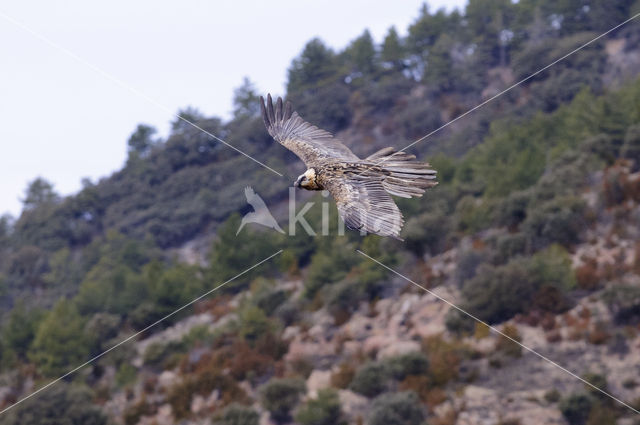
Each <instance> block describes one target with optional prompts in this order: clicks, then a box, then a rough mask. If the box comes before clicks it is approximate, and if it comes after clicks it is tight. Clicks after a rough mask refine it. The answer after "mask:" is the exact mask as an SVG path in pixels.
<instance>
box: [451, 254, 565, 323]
mask: <svg viewBox="0 0 640 425" xmlns="http://www.w3.org/2000/svg"><path fill="white" fill-rule="evenodd" d="M574 284H575V278H574V276H573V271H572V269H571V261H570V258H569V256H568V254H567V253H566V251H564V250H563V249H562V248H560V247H558V246H553V247H551V248H550V249H548V250H546V251H542V252H540V253H538V254H536V255H534V256H533V257H531V258H523V257H520V258H515V259H513V260H511V261H510V262H509V263H507V264H506V265H504V266H497V267H495V266H489V265H485V264H483V265H482V266H481V267H480V268H479V269H478V272H477V274H476V276H475V277H474V278H473V279H471V280H469V281H468V282H467V283H466V284H465V285H464V286H463V288H462V295H463V299H464V303H463V304H462V308H463V309H464V310H466V311H469V312H470V313H471V314H473V315H475V316H476V317H478V318H479V319H481V320H484V321H487V322H489V323H499V322H502V321H504V320H507V319H509V318H511V317H513V316H514V315H515V314H517V313H523V312H526V311H529V310H530V309H532V308H537V309H540V310H543V311H554V312H558V311H561V310H563V309H565V308H567V307H568V302H567V300H566V298H565V295H564V294H565V293H566V292H567V291H568V290H569V289H571V288H572V287H573V286H574ZM450 314H451V316H450V317H449V318H448V320H447V326H448V327H449V329H450V330H452V331H461V330H468V329H469V327H468V325H463V324H462V323H461V322H460V321H461V320H462V321H468V320H467V319H466V317H465V318H463V317H462V316H460V314H461V313H458V312H454V311H453V310H452V313H450Z"/></svg>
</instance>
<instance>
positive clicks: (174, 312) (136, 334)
mask: <svg viewBox="0 0 640 425" xmlns="http://www.w3.org/2000/svg"><path fill="white" fill-rule="evenodd" d="M281 252H282V250H279V251H278V252H276V253H274V254H271V255H270V256H268V257H267V258H265V259H263V260H261V261H259V262H258V263H256V264H254V265H253V266H251V267H249V268H248V269H246V270H244V271H242V272H240V273H238V274H237V275H235V276H234V277H232V278H231V279H229V280H227V281H225V282H223V283H221V284H220V285H218V286H216V287H215V288H213V289H211V290H209V291H207V292H205V293H204V294H202V295H200V296H199V297H198V298H196V299H194V300H192V301H190V302H188V303H187V304H185V305H183V306H182V307H180V308H178V309H177V310H174V311H173V312H171V313H169V314H167V315H166V316H164V317H163V318H161V319H158V320H156V321H155V322H153V323H152V324H150V325H149V326H147V327H146V328H144V329H142V330H141V331H138V332H136V333H134V334H133V335H131V336H129V337H127V338H125V339H123V340H122V341H120V342H119V343H117V344H116V345H114V346H113V347H111V348H109V349H107V350H105V351H103V352H102V353H100V354H98V355H97V356H95V357H92V358H91V359H89V360H87V361H86V362H84V363H82V364H81V365H80V366H77V367H75V368H74V369H71V370H70V371H69V372H67V373H65V374H64V375H62V376H61V377H59V378H57V379H54V380H53V381H51V382H49V383H48V384H47V385H45V386H44V387H41V388H38V389H37V390H36V391H34V392H32V393H31V394H29V395H28V396H26V397H23V398H21V399H20V400H18V401H16V402H15V403H14V404H12V405H11V406H8V407H6V408H4V409H3V410H0V415H2V414H3V413H5V412H7V411H8V410H9V409H12V408H14V407H16V406H17V405H19V404H20V403H22V402H23V401H25V400H28V399H30V398H31V397H33V396H35V395H36V394H38V393H40V392H41V391H44V390H46V389H47V388H49V387H50V386H52V385H54V384H56V383H58V382H60V381H61V380H63V379H64V378H66V377H67V376H69V375H72V374H73V373H75V372H77V371H78V370H80V369H82V368H83V367H85V366H87V365H88V364H90V363H93V362H94V361H96V360H98V359H99V358H100V357H102V356H104V355H105V354H107V353H109V352H110V351H113V350H115V349H116V348H118V347H120V346H121V345H122V344H125V343H127V342H129V341H131V340H132V339H133V338H135V337H137V336H138V335H140V334H142V333H143V332H146V331H147V330H149V329H151V328H152V327H154V326H156V325H157V324H158V323H160V322H163V321H164V320H166V319H168V318H169V317H171V316H173V315H175V314H176V313H179V312H180V311H182V310H184V309H185V308H187V307H189V306H190V305H192V304H194V303H196V302H198V301H200V300H201V299H202V298H204V297H206V296H207V295H210V294H211V293H213V292H215V291H216V290H218V289H220V288H222V287H223V286H224V285H226V284H227V283H229V282H231V281H234V280H235V279H237V278H239V277H240V276H242V275H243V274H246V273H248V272H249V271H251V270H253V269H255V268H256V267H258V266H259V265H261V264H263V263H265V262H267V261H268V260H270V259H272V258H273V257H275V256H276V255H278V254H280V253H281Z"/></svg>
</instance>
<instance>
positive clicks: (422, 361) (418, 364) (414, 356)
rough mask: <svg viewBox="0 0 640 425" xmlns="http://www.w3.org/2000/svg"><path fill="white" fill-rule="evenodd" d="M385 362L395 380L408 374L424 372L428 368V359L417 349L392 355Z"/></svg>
mask: <svg viewBox="0 0 640 425" xmlns="http://www.w3.org/2000/svg"><path fill="white" fill-rule="evenodd" d="M385 363H386V364H387V368H388V370H389V373H390V374H391V376H392V377H393V378H395V379H397V380H403V379H404V378H406V377H407V376H408V375H422V374H425V373H427V371H428V369H429V359H428V358H427V356H425V355H424V354H423V353H421V352H419V351H416V352H413V353H407V354H403V355H401V356H397V357H392V358H390V359H388V360H386V361H385Z"/></svg>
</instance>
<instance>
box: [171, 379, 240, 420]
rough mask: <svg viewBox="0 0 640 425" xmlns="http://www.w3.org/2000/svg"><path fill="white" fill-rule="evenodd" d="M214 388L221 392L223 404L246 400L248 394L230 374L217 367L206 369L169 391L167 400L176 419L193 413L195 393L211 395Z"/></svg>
mask: <svg viewBox="0 0 640 425" xmlns="http://www.w3.org/2000/svg"><path fill="white" fill-rule="evenodd" d="M213 390H218V391H219V392H220V402H221V404H222V405H226V404H229V403H231V402H239V403H242V402H245V401H246V400H247V395H246V393H245V392H244V390H243V389H242V388H241V387H240V386H238V384H237V383H236V381H235V380H234V379H233V378H231V377H230V376H227V375H224V374H222V373H221V372H220V371H219V370H216V369H212V368H211V369H205V370H203V371H201V372H199V373H198V374H197V375H191V376H188V377H187V378H186V379H185V380H184V381H182V382H180V383H177V384H176V385H174V386H173V387H171V388H170V389H169V391H168V395H167V401H168V402H169V404H171V408H172V410H173V414H174V415H175V417H176V419H182V418H185V417H187V416H189V414H190V413H191V399H192V397H193V396H194V395H195V394H199V395H209V394H211V392H212V391H213Z"/></svg>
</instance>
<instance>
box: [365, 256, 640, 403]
mask: <svg viewBox="0 0 640 425" xmlns="http://www.w3.org/2000/svg"><path fill="white" fill-rule="evenodd" d="M356 251H357V252H358V253H359V254H362V255H363V256H365V257H367V258H368V259H370V260H371V261H373V262H375V263H377V264H378V265H380V266H382V267H384V268H385V269H387V270H389V271H390V272H392V273H393V274H395V275H397V276H399V277H401V278H402V279H404V280H406V281H407V282H409V283H412V284H413V285H415V286H417V287H418V288H420V289H422V290H423V291H425V292H427V293H429V294H431V295H433V296H434V297H436V298H438V299H439V300H440V301H442V302H444V303H446V304H448V305H449V306H451V307H453V308H455V309H456V310H458V311H459V312H461V313H463V314H465V315H467V316H469V317H470V318H472V319H473V320H475V321H476V322H478V323H481V324H483V325H485V326H486V327H488V328H489V329H491V330H492V331H494V332H495V333H497V334H499V335H502V336H503V337H505V338H507V339H509V340H510V341H513V342H514V343H516V344H518V345H519V346H520V347H522V348H524V349H525V350H527V351H529V352H531V353H533V354H535V355H536V356H538V357H540V358H541V359H543V360H544V361H546V362H548V363H550V364H552V365H553V366H555V367H557V368H558V369H560V370H562V371H564V372H566V373H568V374H569V375H571V376H573V377H574V378H576V379H578V380H580V381H582V382H583V383H584V384H586V385H588V386H589V387H591V388H593V389H595V390H597V391H599V392H600V393H602V394H604V395H606V396H607V397H609V398H611V399H613V400H615V401H617V402H618V403H620V404H621V405H623V406H625V407H627V408H629V409H631V410H632V411H633V412H634V413H637V414H639V415H640V411H638V410H637V409H635V408H633V407H632V406H630V405H628V404H627V403H625V402H624V401H622V400H620V399H619V398H616V397H615V396H613V395H611V394H610V393H608V392H607V391H604V390H603V389H601V388H598V387H596V386H595V385H593V384H592V383H591V382H589V381H587V380H585V379H584V378H581V377H580V376H578V375H576V374H575V373H573V372H571V371H570V370H568V369H567V368H565V367H563V366H561V365H559V364H558V363H556V362H554V361H553V360H551V359H549V358H548V357H545V356H544V355H542V354H540V353H538V352H537V351H535V350H534V349H532V348H529V347H527V346H526V345H524V344H522V343H521V342H520V341H517V340H516V339H514V338H512V337H510V336H509V335H506V334H505V333H504V332H502V331H500V330H499V329H497V328H495V327H493V326H491V325H490V324H488V323H487V322H485V321H483V320H481V319H478V318H477V317H476V316H474V315H473V314H471V313H469V312H467V311H466V310H464V309H462V308H460V307H458V306H457V305H455V304H453V303H452V302H451V301H448V300H446V299H444V298H442V297H441V296H440V295H438V294H436V293H435V292H433V291H430V290H428V289H427V288H425V287H424V286H422V285H420V284H419V283H416V282H414V281H413V280H411V279H409V278H408V277H406V276H405V275H403V274H401V273H400V272H397V271H396V270H394V269H392V268H391V267H389V266H387V265H385V264H383V263H381V262H380V261H378V260H376V259H375V258H373V257H371V256H369V255H367V254H365V253H364V252H362V251H360V250H359V249H356Z"/></svg>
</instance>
